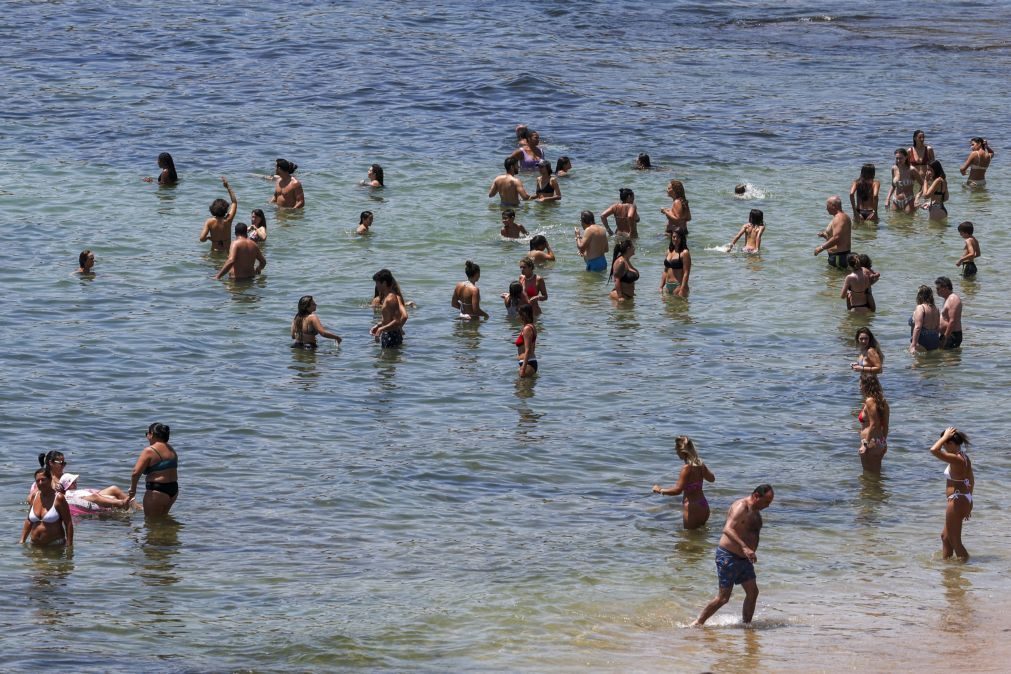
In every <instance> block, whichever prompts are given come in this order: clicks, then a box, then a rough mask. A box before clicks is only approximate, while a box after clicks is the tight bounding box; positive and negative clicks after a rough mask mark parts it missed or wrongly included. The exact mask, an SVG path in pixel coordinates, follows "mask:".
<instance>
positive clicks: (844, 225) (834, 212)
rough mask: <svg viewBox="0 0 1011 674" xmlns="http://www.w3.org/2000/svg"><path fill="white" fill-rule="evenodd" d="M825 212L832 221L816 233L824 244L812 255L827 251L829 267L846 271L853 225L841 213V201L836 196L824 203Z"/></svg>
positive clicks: (844, 213) (842, 212)
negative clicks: (823, 240)
mask: <svg viewBox="0 0 1011 674" xmlns="http://www.w3.org/2000/svg"><path fill="white" fill-rule="evenodd" d="M825 210H826V211H827V212H828V214H829V215H831V216H832V220H831V222H829V223H828V227H826V228H825V229H824V230H823V231H821V232H818V236H820V237H821V238H823V239H825V243H823V244H822V245H820V246H818V247H817V248H815V249H814V254H815V255H819V254H820V253H821V252H822V251H823V250H827V251H828V263H829V266H831V267H837V268H838V269H846V258H847V257H848V256H849V254H850V235H851V234H852V230H853V223H852V221H851V220H850V216H848V215H846V212H845V211H843V207H842V199H840V198H839V197H838V195H836V196H831V197H829V198H828V200H827V201H826V202H825Z"/></svg>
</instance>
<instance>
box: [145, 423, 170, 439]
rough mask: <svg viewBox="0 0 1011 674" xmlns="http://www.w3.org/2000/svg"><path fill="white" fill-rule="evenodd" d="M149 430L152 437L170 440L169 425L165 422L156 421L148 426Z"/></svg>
mask: <svg viewBox="0 0 1011 674" xmlns="http://www.w3.org/2000/svg"><path fill="white" fill-rule="evenodd" d="M147 432H148V433H150V434H151V437H152V438H154V439H155V440H157V441H159V442H168V439H169V427H168V426H166V425H165V424H159V423H158V422H155V423H153V424H151V425H150V426H148V427H147Z"/></svg>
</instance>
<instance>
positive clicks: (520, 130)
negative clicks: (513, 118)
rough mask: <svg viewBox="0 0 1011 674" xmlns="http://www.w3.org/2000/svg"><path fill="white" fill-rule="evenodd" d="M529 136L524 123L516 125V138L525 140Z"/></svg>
mask: <svg viewBox="0 0 1011 674" xmlns="http://www.w3.org/2000/svg"><path fill="white" fill-rule="evenodd" d="M528 136H530V129H529V128H528V127H527V125H526V124H517V125H516V140H526V139H527V137H528Z"/></svg>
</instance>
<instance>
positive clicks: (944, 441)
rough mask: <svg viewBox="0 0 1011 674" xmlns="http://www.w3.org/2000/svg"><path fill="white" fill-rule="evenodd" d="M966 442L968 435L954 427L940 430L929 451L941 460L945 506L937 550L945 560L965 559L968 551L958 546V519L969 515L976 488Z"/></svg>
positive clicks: (959, 523) (960, 520) (959, 536)
mask: <svg viewBox="0 0 1011 674" xmlns="http://www.w3.org/2000/svg"><path fill="white" fill-rule="evenodd" d="M963 445H965V446H968V445H969V437H968V436H967V435H966V434H965V433H963V432H962V431H960V430H958V429H956V428H955V427H954V426H949V427H948V428H946V429H944V432H943V433H941V437H940V438H938V440H937V442H935V443H934V446H933V447H931V448H930V453H931V454H933V455H934V456H936V457H937V458H939V459H940V460H941V461H944V462H945V463H947V464H948V466H947V467H946V468H945V469H944V478H945V480H944V482H945V495H946V496H947V498H948V506H947V508H945V511H944V528H943V529H941V552H942V554H943V556H944V558H945V559H948V558H950V557H951V556H952V555H955V556H956V557H958V558H959V559H961V560H962V561H965V560H967V559H969V553H968V552H966V549H965V546H964V545H962V522H964V521H965V520H968V519H969V516H970V515H971V514H972V492H973V489H975V487H976V477H975V476H974V475H973V473H972V462H971V461H969V457H968V456H967V455H966V453H965V450H964V449H962V446H963Z"/></svg>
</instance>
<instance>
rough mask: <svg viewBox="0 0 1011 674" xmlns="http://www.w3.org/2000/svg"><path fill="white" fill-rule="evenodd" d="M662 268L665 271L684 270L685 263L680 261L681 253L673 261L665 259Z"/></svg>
mask: <svg viewBox="0 0 1011 674" xmlns="http://www.w3.org/2000/svg"><path fill="white" fill-rule="evenodd" d="M663 266H664V267H666V268H667V269H684V267H685V263H684V262H682V261H681V253H678V256H677V257H676V258H674V259H673V260H670V259H665V260H664V261H663Z"/></svg>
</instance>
